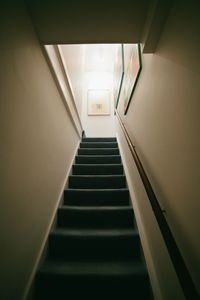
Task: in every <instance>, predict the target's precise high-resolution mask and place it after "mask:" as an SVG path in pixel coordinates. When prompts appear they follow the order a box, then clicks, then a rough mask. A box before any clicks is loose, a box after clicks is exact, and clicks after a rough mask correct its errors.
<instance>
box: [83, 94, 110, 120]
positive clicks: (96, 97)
mask: <svg viewBox="0 0 200 300" xmlns="http://www.w3.org/2000/svg"><path fill="white" fill-rule="evenodd" d="M87 101H88V103H87V104H88V116H105V115H110V90H88V93H87Z"/></svg>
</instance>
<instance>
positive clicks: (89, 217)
mask: <svg viewBox="0 0 200 300" xmlns="http://www.w3.org/2000/svg"><path fill="white" fill-rule="evenodd" d="M35 299H37V300H42V299H43V300H46V299H55V300H56V299H58V300H59V299H75V300H76V299H94V300H95V299H102V300H104V299H110V300H111V299H130V300H134V299H140V300H143V299H151V292H150V284H149V278H148V273H147V270H146V266H145V264H144V261H143V259H142V255H141V245H140V239H139V235H138V231H137V228H136V227H135V221H134V213H133V209H132V206H131V205H130V199H129V191H128V189H127V186H126V178H125V175H124V171H123V166H122V162H121V156H120V153H119V149H118V144H117V141H116V138H83V139H82V141H81V143H80V147H79V149H78V153H77V156H76V159H75V164H74V165H73V169H72V175H71V176H70V177H69V187H68V189H67V190H65V193H64V204H63V206H61V207H59V209H58V212H57V225H56V228H54V229H53V231H52V232H51V233H50V235H49V240H48V255H47V257H46V259H45V261H44V263H43V264H42V266H41V267H40V268H39V270H38V272H37V274H36V278H35Z"/></svg>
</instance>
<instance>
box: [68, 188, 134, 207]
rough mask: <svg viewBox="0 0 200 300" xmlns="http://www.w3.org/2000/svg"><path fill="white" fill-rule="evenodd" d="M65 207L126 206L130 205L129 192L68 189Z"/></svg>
mask: <svg viewBox="0 0 200 300" xmlns="http://www.w3.org/2000/svg"><path fill="white" fill-rule="evenodd" d="M64 204H65V205H81V206H82V205H85V206H94V205H95V206H105V205H106V206H110V205H116V206H124V205H128V204H129V190H128V189H127V188H125V189H106V190H102V189H96V190H94V189H67V190H65V192H64Z"/></svg>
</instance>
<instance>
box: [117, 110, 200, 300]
mask: <svg viewBox="0 0 200 300" xmlns="http://www.w3.org/2000/svg"><path fill="white" fill-rule="evenodd" d="M116 116H117V118H118V121H119V124H120V126H121V128H122V130H123V132H124V135H125V138H126V141H127V143H128V146H129V149H130V151H131V154H132V156H133V159H134V161H135V164H136V166H137V169H138V172H139V174H140V178H141V180H142V182H143V185H144V188H145V190H146V193H147V196H148V198H149V202H150V204H151V207H152V210H153V212H154V215H155V218H156V220H157V223H158V226H159V228H160V231H161V234H162V236H163V239H164V242H165V245H166V247H167V249H168V253H169V256H170V258H171V261H172V264H173V266H174V269H175V272H176V275H177V277H178V280H179V283H180V285H181V287H182V290H183V294H184V296H185V299H187V300H197V299H198V300H199V299H200V297H199V295H198V291H197V289H196V287H195V285H194V282H193V280H192V278H191V275H190V273H189V271H188V268H187V266H186V264H185V262H184V259H183V257H182V255H181V252H180V250H179V248H178V246H177V244H176V241H175V238H174V236H173V234H172V231H171V229H170V227H169V225H168V223H167V221H166V218H165V216H164V213H165V211H164V210H163V209H162V208H161V207H160V204H159V201H158V200H157V198H156V195H155V193H154V191H153V188H152V186H151V183H150V181H149V179H148V177H147V174H146V172H145V170H144V168H143V165H142V163H141V161H140V159H139V156H138V154H137V151H136V149H135V146H134V145H133V143H132V141H131V139H130V136H129V134H128V131H127V129H126V127H125V125H124V123H123V122H122V119H121V117H120V115H119V113H118V112H117V110H116Z"/></svg>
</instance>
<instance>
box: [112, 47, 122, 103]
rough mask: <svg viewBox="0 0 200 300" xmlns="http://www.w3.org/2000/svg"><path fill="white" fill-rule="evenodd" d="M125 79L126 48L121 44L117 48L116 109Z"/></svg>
mask: <svg viewBox="0 0 200 300" xmlns="http://www.w3.org/2000/svg"><path fill="white" fill-rule="evenodd" d="M123 77H124V48H123V44H121V45H119V46H118V48H117V53H116V59H115V62H114V108H115V109H116V108H117V106H118V102H119V97H120V93H121V87H122V82H123Z"/></svg>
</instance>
